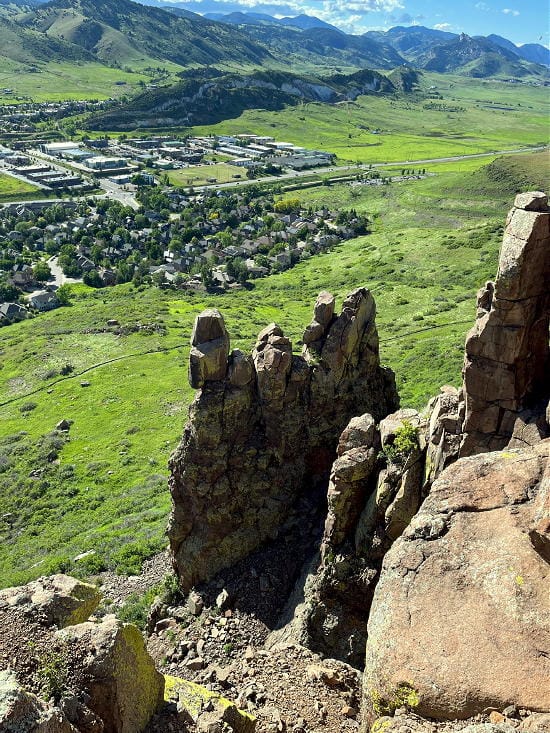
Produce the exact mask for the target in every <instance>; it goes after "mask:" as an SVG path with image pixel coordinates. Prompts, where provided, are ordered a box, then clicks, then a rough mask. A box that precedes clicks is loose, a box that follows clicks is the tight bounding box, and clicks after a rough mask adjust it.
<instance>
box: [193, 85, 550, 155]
mask: <svg viewBox="0 0 550 733" xmlns="http://www.w3.org/2000/svg"><path fill="white" fill-rule="evenodd" d="M423 87H424V91H425V92H426V93H429V94H431V95H434V96H435V95H440V96H441V97H442V99H435V98H434V99H430V98H425V97H423V96H420V95H408V96H407V95H406V96H400V97H398V98H388V97H376V96H364V97H359V98H358V99H357V100H356V101H355V102H349V103H348V102H346V103H341V104H336V105H331V106H330V107H329V106H328V105H326V104H320V103H308V104H303V105H300V106H297V107H289V108H287V109H284V110H282V111H280V112H271V111H270V112H268V111H265V110H250V111H247V112H244V113H243V114H242V115H241V116H240V117H238V118H237V119H232V120H225V121H224V122H221V123H219V124H217V125H208V126H202V127H196V128H193V132H195V133H197V134H203V135H204V134H240V133H247V134H251V133H252V134H258V135H273V136H275V137H277V139H279V140H285V141H288V142H292V143H295V144H297V145H303V146H305V147H308V148H314V149H321V150H329V151H331V152H333V153H335V154H336V155H337V156H338V158H339V160H340V161H341V162H359V163H385V162H392V161H406V160H409V159H410V160H420V159H424V158H442V157H448V156H460V155H472V154H476V153H484V152H490V151H500V150H514V149H516V148H522V147H525V146H529V145H540V144H542V145H544V144H547V142H548V133H549V127H548V112H549V98H548V93H547V90H546V89H545V88H544V87H535V86H528V85H513V84H506V83H505V82H498V81H493V80H491V81H489V80H479V79H468V78H465V77H459V76H456V77H455V76H449V75H445V76H442V75H440V74H425V75H424V77H423ZM329 110H330V111H329Z"/></svg>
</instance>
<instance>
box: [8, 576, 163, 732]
mask: <svg viewBox="0 0 550 733" xmlns="http://www.w3.org/2000/svg"><path fill="white" fill-rule="evenodd" d="M99 598H100V594H99V592H98V591H97V589H96V588H95V587H94V586H91V585H89V584H87V583H82V582H81V581H79V580H77V579H75V578H71V577H68V576H65V575H61V576H59V575H56V576H52V577H49V578H46V577H45V578H39V579H38V580H36V581H34V582H32V583H29V584H28V585H26V586H21V587H18V588H7V589H6V590H3V591H2V592H1V595H0V665H6V666H7V667H8V669H9V670H10V674H9V675H5V674H4V676H3V677H2V676H1V675H2V674H3V673H0V730H2V731H4V730H6V731H13V733H15V732H16V731H17V732H19V731H24V732H25V733H27V731H28V733H141V732H142V731H143V730H144V728H145V727H146V725H147V724H148V722H149V720H150V718H151V716H152V715H153V714H154V713H155V711H156V710H157V708H158V707H159V705H160V704H161V703H162V701H163V698H164V686H165V685H164V678H163V676H162V675H161V674H159V673H158V672H157V671H156V670H155V666H154V663H153V660H152V658H151V657H150V655H149V654H148V652H147V650H146V648H145V641H144V639H143V637H142V635H141V633H140V632H139V630H138V629H137V628H136V627H135V626H133V625H132V624H123V623H122V622H120V621H117V619H116V618H115V617H114V616H107V617H106V618H105V619H104V620H103V621H101V622H98V621H97V620H91V621H84V620H83V619H85V618H87V617H88V616H89V615H90V613H91V612H92V611H93V610H95V609H96V607H97V604H98V601H99ZM36 695H39V697H45V698H46V699H48V700H50V703H52V704H46V703H44V702H43V701H41V700H40V699H39V698H38V697H36ZM53 703H54V704H53ZM10 726H11V727H10Z"/></svg>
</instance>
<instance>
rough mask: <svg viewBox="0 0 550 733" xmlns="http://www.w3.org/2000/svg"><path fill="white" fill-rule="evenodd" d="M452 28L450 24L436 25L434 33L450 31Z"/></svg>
mask: <svg viewBox="0 0 550 733" xmlns="http://www.w3.org/2000/svg"><path fill="white" fill-rule="evenodd" d="M452 27H453V26H452V25H451V24H450V23H436V24H435V25H434V29H435V30H436V31H450V30H451V28H452Z"/></svg>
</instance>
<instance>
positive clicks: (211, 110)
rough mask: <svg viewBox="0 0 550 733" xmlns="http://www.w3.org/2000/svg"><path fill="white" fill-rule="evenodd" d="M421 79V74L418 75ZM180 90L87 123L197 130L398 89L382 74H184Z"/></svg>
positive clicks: (152, 94) (155, 94)
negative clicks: (260, 112)
mask: <svg viewBox="0 0 550 733" xmlns="http://www.w3.org/2000/svg"><path fill="white" fill-rule="evenodd" d="M414 73H416V72H414ZM183 77H184V78H183V79H182V81H181V82H179V83H178V84H175V85H172V86H170V87H163V88H161V89H155V90H148V91H146V92H144V93H143V94H140V95H139V96H137V97H135V98H134V99H132V100H130V101H129V102H127V103H125V104H123V105H121V106H120V107H118V108H115V109H110V110H108V111H106V112H103V113H100V114H98V115H96V116H94V117H93V118H91V119H90V120H88V122H87V127H88V128H89V129H92V130H132V129H136V128H138V127H166V126H170V125H177V126H186V127H188V126H192V125H205V124H213V123H215V122H220V121H221V120H226V119H231V118H236V117H239V116H240V115H241V114H242V113H243V112H244V111H245V110H247V109H267V110H280V109H283V108H284V107H285V106H288V105H296V104H299V103H300V102H303V101H307V102H329V103H334V102H339V101H345V100H354V99H357V97H358V96H359V95H362V94H392V93H395V91H396V86H395V85H394V84H393V83H392V81H390V79H389V78H388V77H386V76H384V75H382V74H380V73H378V72H376V71H370V70H369V69H364V70H362V71H358V72H356V73H355V74H348V75H344V74H336V75H333V76H331V77H328V78H326V79H320V78H316V77H309V76H298V75H296V74H292V73H287V72H275V71H256V72H254V73H252V74H247V75H242V74H224V73H222V72H220V71H218V70H217V69H202V70H199V69H193V70H192V71H189V72H184V74H183Z"/></svg>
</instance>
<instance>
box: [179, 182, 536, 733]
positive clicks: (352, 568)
mask: <svg viewBox="0 0 550 733" xmlns="http://www.w3.org/2000/svg"><path fill="white" fill-rule="evenodd" d="M549 286H550V209H549V208H548V206H547V198H546V196H545V195H544V194H540V193H531V194H523V195H520V196H518V197H517V198H516V201H515V207H514V209H513V210H512V212H511V213H510V215H509V217H508V222H507V228H506V233H505V237H504V242H503V246H502V251H501V255H500V264H499V270H498V275H497V278H496V281H495V283H494V284H492V283H489V284H487V286H486V287H485V288H484V289H483V291H482V292H481V293H480V296H479V300H478V314H477V321H476V324H475V327H474V329H473V330H472V331H471V333H470V334H469V336H468V338H467V342H466V354H465V361H464V370H463V385H462V389H461V390H457V389H455V388H454V387H443V388H442V389H441V392H440V394H439V395H438V396H437V397H436V398H434V399H433V400H432V401H431V402H430V404H429V406H428V408H427V410H426V411H424V412H423V413H422V414H419V413H417V412H416V411H414V410H397V406H398V405H397V402H398V399H397V395H396V392H395V387H394V382H393V375H392V374H391V372H388V371H387V370H384V369H383V368H381V366H380V363H379V357H378V339H377V334H376V327H375V324H374V316H375V308H374V302H373V300H372V296H371V295H370V293H369V292H368V291H367V290H365V289H360V290H357V291H355V292H354V293H352V294H351V295H350V296H348V298H347V299H346V300H345V301H344V304H343V310H342V313H341V314H340V315H338V316H337V315H335V308H334V298H333V297H332V296H331V295H330V294H328V293H321V294H320V296H319V298H318V300H317V303H316V305H315V309H314V318H313V321H312V323H311V324H310V325H309V326H308V327H307V328H306V330H305V333H304V336H303V344H304V347H303V351H302V355H301V356H296V355H295V354H293V350H292V344H291V343H290V341H289V340H288V339H287V338H286V337H285V336H284V334H283V332H282V330H281V329H280V328H279V327H278V326H277V325H276V324H271V325H270V326H268V327H267V328H266V329H265V330H264V331H262V332H261V333H260V334H259V336H258V340H257V343H256V347H255V349H254V350H253V352H252V354H251V355H247V354H245V353H243V352H241V351H232V352H230V345H229V338H228V336H227V332H226V329H225V326H224V323H223V319H222V317H221V315H220V314H219V313H218V312H217V311H207V312H205V313H203V314H201V316H199V318H198V319H197V322H196V325H195V329H194V331H193V337H192V351H191V357H190V381H191V384H192V386H194V387H195V388H197V389H199V390H200V391H199V393H198V394H197V396H196V398H195V401H194V402H193V404H192V406H191V408H190V415H189V422H188V425H187V427H186V430H185V434H184V437H183V441H182V443H181V445H180V447H179V448H178V449H177V450H176V452H175V453H174V454H173V456H172V458H171V471H172V475H171V480H170V488H171V493H172V498H173V510H172V515H171V519H170V525H169V537H170V543H171V549H172V554H173V561H174V566H175V568H176V570H177V573H178V576H179V579H180V582H181V587H182V588H183V589H184V590H189V589H190V588H191V587H192V586H193V585H194V584H197V583H199V582H200V581H202V580H208V579H211V578H214V576H215V575H216V574H217V573H218V571H220V570H221V569H222V568H225V567H229V566H234V564H235V563H236V562H237V561H240V560H242V559H243V558H247V557H249V555H250V553H251V552H252V551H253V550H255V549H256V548H258V547H260V545H262V543H264V542H265V541H266V540H268V539H269V538H273V537H276V536H278V535H279V534H281V535H282V536H283V537H284V538H285V539H287V538H288V534H285V533H286V532H288V530H289V527H295V526H296V524H299V523H300V522H303V519H304V516H303V515H302V516H300V510H301V511H302V512H304V508H303V506H302V507H300V504H299V499H300V498H301V497H304V496H310V497H311V496H314V495H315V494H314V489H317V490H319V491H323V493H324V494H326V507H327V513H326V518H325V523H324V531H323V533H322V536H320V537H319V540H320V541H319V543H318V544H317V538H315V539H313V535H314V532H311V529H312V528H311V525H310V526H309V527H308V536H311V537H312V540H311V546H312V551H313V550H314V549H315V550H317V551H318V552H317V555H316V556H314V557H313V559H312V555H313V552H312V553H310V554H309V555H308V556H307V557H304V558H303V562H304V564H305V566H304V567H303V568H302V575H301V577H300V579H299V581H298V583H297V585H296V588H295V591H294V593H293V594H292V595H291V597H290V599H289V601H288V605H287V609H286V614H285V617H284V619H279V625H278V627H277V628H276V630H275V631H274V632H273V633H272V634H271V636H270V638H269V640H268V644H267V645H268V647H270V648H272V649H274V648H276V647H277V645H278V647H277V648H279V649H280V648H282V647H281V645H284V644H287V643H289V642H290V643H298V644H301V645H303V646H307V647H309V648H310V649H313V650H315V651H317V652H320V653H321V654H323V655H326V656H330V657H335V658H337V659H340V660H342V661H345V662H348V663H350V664H352V665H354V666H355V667H361V666H363V662H364V660H365V657H364V650H365V644H366V645H367V656H366V666H365V687H364V690H365V692H364V706H365V709H366V711H367V718H369V720H370V722H372V719H373V718H374V717H377V716H385V715H393V714H394V713H395V712H396V710H397V711H398V715H402V714H403V710H407V709H408V710H412V711H414V713H415V714H419V715H421V716H429V717H432V718H434V719H441V720H447V719H452V718H460V719H466V718H468V717H469V716H472V715H477V714H479V713H481V712H482V711H484V710H486V709H487V708H491V707H493V708H496V709H497V710H503V709H505V708H512V707H513V705H517V706H518V707H523V708H525V709H530V710H535V711H546V710H550V698H549V697H548V690H550V676H549V669H548V664H547V661H548V657H550V627H549V624H548V618H550V614H549V613H548V612H549V611H550V606H549V605H548V603H549V599H548V593H547V584H548V563H549V562H550V505H549V492H550V476H549V475H548V473H546V474H545V473H544V471H545V468H546V467H547V466H548V458H549V456H548V451H549V449H550V441H548V440H546V441H545V440H544V439H545V437H546V436H548V435H550V426H549V419H550V412H549V409H548V398H549V394H550V381H549V379H548V374H549V373H550V371H549V367H550V361H549V344H548V338H549V331H548V329H549V317H550V310H549V309H550V287H549ZM502 449H505V451H504V452H494V451H495V450H497V451H498V450H502ZM478 454H482V455H478ZM546 470H547V469H546ZM317 504H318V506H324V502H323V501H322V500H319V501H318V502H317ZM310 506H311V505H310ZM255 562H256V560H255ZM235 567H237V568H239V567H241V566H240V565H237V566H235ZM216 581H217V579H216ZM216 581H214V583H212V584H211V585H212V586H216ZM270 628H271V627H270ZM399 711H401V712H399ZM498 715H500V713H498ZM501 718H502V720H505V719H504V718H503V717H502V716H501ZM540 719H542V718H539V720H540ZM495 720H496V721H497V723H498V721H499V720H500V719H499V718H498V717H495ZM387 724H388V719H386V718H384V720H383V721H382V723H381V725H382V726H383V727H382V728H380V730H385V729H386V727H388V725H389V724H388V725H387ZM396 725H397V723H396ZM407 725H408V723H407V721H406V720H404V721H403V723H402V727H396V726H394V725H393V723H391V726H392V727H391V730H396V732H397V731H399V733H401V731H403V733H404V731H410V730H421V729H422V728H421V727H418V726H417V725H416V723H415V722H413V723H411V725H410V727H408V728H407ZM419 725H420V724H419ZM483 725H485V723H483ZM487 725H490V726H492V721H491V723H487ZM518 725H519V724H518ZM522 725H523V724H522ZM529 725H531V723H529ZM415 726H416V727H415ZM388 729H390V728H389V727H388ZM521 729H522V730H530V729H531V728H529V727H528V726H527V725H526V726H525V727H521ZM365 730H367V729H366V728H365ZM430 730H432V729H431V728H430ZM457 730H458V728H457ZM464 730H469V728H468V727H466V728H464ZM472 730H473V729H472ZM498 730H499V731H500V728H498ZM504 730H505V729H504V728H503V732H504ZM506 730H507V729H506ZM532 730H536V728H532ZM480 733H481V732H480ZM491 733H495V731H493V730H491Z"/></svg>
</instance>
